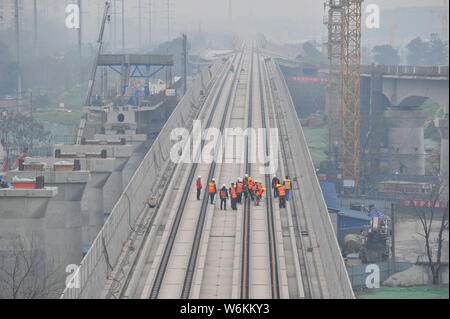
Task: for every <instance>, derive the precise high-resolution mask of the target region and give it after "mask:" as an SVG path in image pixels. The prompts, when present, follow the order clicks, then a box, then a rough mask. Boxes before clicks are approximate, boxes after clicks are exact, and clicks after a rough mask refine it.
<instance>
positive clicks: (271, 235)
mask: <svg viewBox="0 0 450 319" xmlns="http://www.w3.org/2000/svg"><path fill="white" fill-rule="evenodd" d="M257 56H258V61H257V65H258V83H259V88H260V90H259V93H260V101H261V124H262V125H261V127H262V128H264V129H268V128H269V126H268V125H267V123H266V107H267V106H266V102H265V98H264V89H263V88H264V85H263V79H262V72H261V63H260V59H261V57H260V54H259V50H258V51H257ZM269 152H270V136H269V134H266V141H265V156H266V157H267V156H268V155H269ZM264 178H265V183H266V186H267V189H268V191H267V192H266V214H267V235H268V243H269V256H270V279H271V287H272V298H273V299H279V298H280V280H279V272H278V269H279V267H278V253H277V245H276V236H275V225H274V224H275V223H274V209H273V197H272V192H271V188H270V185H271V184H272V181H271V179H270V174H269V172H266V174H265V176H264Z"/></svg>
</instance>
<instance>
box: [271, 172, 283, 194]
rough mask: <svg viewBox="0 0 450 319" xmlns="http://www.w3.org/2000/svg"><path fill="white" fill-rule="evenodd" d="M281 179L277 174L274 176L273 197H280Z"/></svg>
mask: <svg viewBox="0 0 450 319" xmlns="http://www.w3.org/2000/svg"><path fill="white" fill-rule="evenodd" d="M280 183H281V182H280V179H279V178H278V177H276V176H274V177H273V178H272V189H273V197H275V198H277V197H278V187H277V185H278V184H280Z"/></svg>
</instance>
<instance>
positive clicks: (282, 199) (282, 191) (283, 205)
mask: <svg viewBox="0 0 450 319" xmlns="http://www.w3.org/2000/svg"><path fill="white" fill-rule="evenodd" d="M277 187H278V197H279V200H280V208H286V188H285V187H284V185H280V184H278V185H277Z"/></svg>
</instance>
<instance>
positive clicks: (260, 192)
mask: <svg viewBox="0 0 450 319" xmlns="http://www.w3.org/2000/svg"><path fill="white" fill-rule="evenodd" d="M263 192H264V191H263V189H262V188H258V190H257V191H256V195H258V196H261V195H262V194H263Z"/></svg>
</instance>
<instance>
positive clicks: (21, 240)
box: [0, 187, 58, 298]
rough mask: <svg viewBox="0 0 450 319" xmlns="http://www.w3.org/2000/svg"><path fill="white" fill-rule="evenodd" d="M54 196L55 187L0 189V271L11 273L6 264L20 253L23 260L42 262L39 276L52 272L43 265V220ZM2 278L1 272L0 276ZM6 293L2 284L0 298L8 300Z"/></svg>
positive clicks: (7, 293)
mask: <svg viewBox="0 0 450 319" xmlns="http://www.w3.org/2000/svg"><path fill="white" fill-rule="evenodd" d="M57 194H58V189H57V188H56V187H45V188H43V189H14V188H8V189H0V234H1V236H0V262H1V264H2V267H3V270H4V271H6V272H9V273H10V272H11V269H12V268H11V267H9V265H10V264H11V263H12V262H14V260H13V259H14V258H15V257H14V256H21V255H20V254H21V253H26V256H27V258H33V256H34V258H39V259H41V258H42V259H41V260H43V261H44V262H42V263H39V268H40V269H41V267H43V268H44V271H43V274H45V273H46V272H47V271H49V272H51V271H52V265H48V264H47V263H46V262H45V260H46V259H45V258H46V240H47V237H46V236H47V232H46V226H45V217H46V212H47V207H48V205H49V202H50V200H51V199H52V198H54V197H55V196H56V195H57ZM22 249H23V250H22ZM11 258H12V259H11ZM33 262H37V260H34V261H33ZM3 275H4V272H2V273H0V276H3ZM43 277H44V275H43ZM3 279H5V278H3ZM17 279H18V278H16V280H17ZM36 279H38V278H33V280H36ZM5 280H8V281H10V280H11V278H9V279H5ZM10 284H11V283H10ZM9 294H10V291H9V290H7V288H6V285H5V286H4V285H3V284H0V297H1V296H3V297H6V298H8V297H9V298H11V296H10V295H9Z"/></svg>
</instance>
